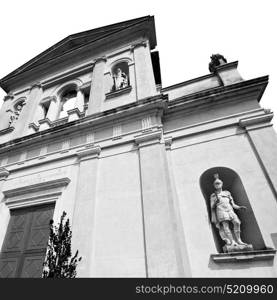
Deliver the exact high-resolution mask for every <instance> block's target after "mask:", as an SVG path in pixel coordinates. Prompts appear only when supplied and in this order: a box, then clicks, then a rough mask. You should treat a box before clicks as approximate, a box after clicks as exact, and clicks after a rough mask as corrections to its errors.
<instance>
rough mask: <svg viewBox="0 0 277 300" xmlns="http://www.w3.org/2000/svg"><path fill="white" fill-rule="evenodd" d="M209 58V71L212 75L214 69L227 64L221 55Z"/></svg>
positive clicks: (213, 55)
mask: <svg viewBox="0 0 277 300" xmlns="http://www.w3.org/2000/svg"><path fill="white" fill-rule="evenodd" d="M210 58H211V61H210V63H209V71H210V72H211V73H214V72H215V71H216V67H218V66H221V65H224V64H226V63H227V59H226V58H225V57H224V56H223V55H221V54H212V56H211V57H210Z"/></svg>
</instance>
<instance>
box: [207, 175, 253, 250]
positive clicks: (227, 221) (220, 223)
mask: <svg viewBox="0 0 277 300" xmlns="http://www.w3.org/2000/svg"><path fill="white" fill-rule="evenodd" d="M214 177H215V181H214V188H215V192H214V193H213V194H211V196H210V204H211V222H212V223H214V224H215V226H216V228H217V229H218V231H219V235H220V237H221V239H222V240H223V241H224V242H225V246H224V247H223V251H224V252H237V251H252V250H253V246H252V245H249V244H246V243H244V242H243V241H242V240H241V237H240V224H241V221H240V219H239V217H238V216H237V214H236V213H235V211H234V210H240V209H247V208H246V207H245V206H239V205H236V204H235V202H234V199H233V198H232V195H231V193H230V192H229V191H224V190H223V189H222V187H223V182H222V180H220V179H219V175H218V174H214ZM230 225H231V226H230Z"/></svg>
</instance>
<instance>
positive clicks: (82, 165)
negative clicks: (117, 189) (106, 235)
mask: <svg viewBox="0 0 277 300" xmlns="http://www.w3.org/2000/svg"><path fill="white" fill-rule="evenodd" d="M100 152H101V148H100V146H98V145H93V144H92V145H90V146H87V147H86V148H84V149H82V150H81V151H78V153H77V156H78V162H79V176H78V183H77V190H76V196H75V210H74V213H73V223H72V226H73V227H72V231H73V241H72V243H73V247H74V249H76V250H79V253H80V256H82V260H81V261H80V263H79V265H78V277H89V276H90V274H91V266H92V260H93V257H92V249H93V248H92V247H93V237H94V234H93V233H94V220H95V216H94V215H95V204H96V198H95V197H96V185H97V171H98V161H99V155H100ZM86 224H89V226H87V225H86Z"/></svg>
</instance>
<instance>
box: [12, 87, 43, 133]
mask: <svg viewBox="0 0 277 300" xmlns="http://www.w3.org/2000/svg"><path fill="white" fill-rule="evenodd" d="M41 96H42V86H41V84H40V83H35V84H34V85H33V86H32V87H31V89H30V93H29V96H28V97H27V101H26V105H25V106H24V108H23V109H22V112H21V113H20V115H19V117H18V121H17V122H16V125H15V130H14V134H13V138H19V137H22V136H24V135H26V134H28V133H30V132H29V124H30V123H32V122H33V119H34V114H35V111H36V109H37V107H38V105H39V102H40V100H41Z"/></svg>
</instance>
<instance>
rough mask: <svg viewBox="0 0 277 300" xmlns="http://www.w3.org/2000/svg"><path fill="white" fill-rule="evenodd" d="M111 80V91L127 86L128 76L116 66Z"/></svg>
mask: <svg viewBox="0 0 277 300" xmlns="http://www.w3.org/2000/svg"><path fill="white" fill-rule="evenodd" d="M113 82H114V85H113V87H112V91H117V90H120V89H123V88H125V87H127V86H128V76H127V75H126V74H125V73H124V72H123V71H122V70H121V69H120V68H117V69H116V72H115V73H114V74H113Z"/></svg>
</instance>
